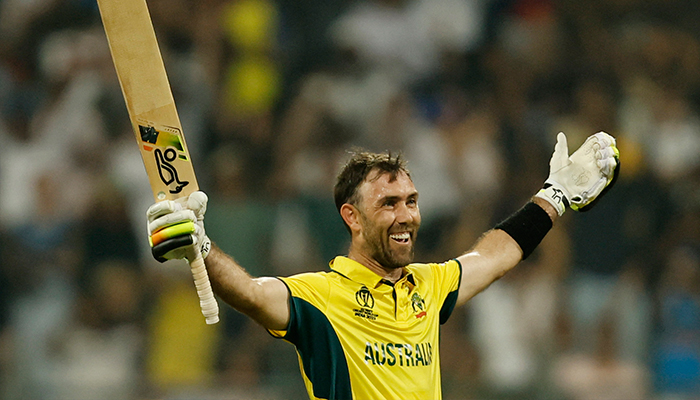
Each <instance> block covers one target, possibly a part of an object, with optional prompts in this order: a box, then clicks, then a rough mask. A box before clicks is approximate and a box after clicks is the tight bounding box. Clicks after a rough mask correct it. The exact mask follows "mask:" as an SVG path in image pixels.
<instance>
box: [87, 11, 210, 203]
mask: <svg viewBox="0 0 700 400" xmlns="http://www.w3.org/2000/svg"><path fill="white" fill-rule="evenodd" d="M97 3H98V5H99V8H100V14H101V16H102V23H103V25H104V28H105V33H106V35H107V41H108V42H109V47H110V51H111V53H112V60H113V61H114V66H115V69H116V71H117V76H118V77H119V84H120V86H121V89H122V93H123V94H124V100H125V102H126V107H127V110H128V112H129V117H130V118H131V124H132V128H133V131H134V135H135V137H136V141H137V143H138V144H139V150H140V151H141V156H142V158H143V163H144V165H145V167H146V172H147V173H148V179H149V182H150V184H151V189H152V190H153V197H154V199H155V200H156V201H161V200H174V199H178V198H180V197H185V196H188V195H189V194H191V193H192V192H195V191H197V190H198V189H199V186H198V185H197V179H196V177H195V174H194V168H193V166H192V160H191V158H190V155H189V150H188V149H187V144H186V143H185V137H184V135H183V134H182V126H181V124H180V118H179V117H178V113H177V109H176V107H175V100H174V99H173V94H172V91H171V89H170V83H169V81H168V76H167V73H166V71H165V65H164V63H163V58H162V56H161V53H160V49H159V47H158V41H157V39H156V34H155V31H154V29H153V24H152V23H151V17H150V14H149V12H148V6H147V4H146V2H145V0H98V1H97Z"/></svg>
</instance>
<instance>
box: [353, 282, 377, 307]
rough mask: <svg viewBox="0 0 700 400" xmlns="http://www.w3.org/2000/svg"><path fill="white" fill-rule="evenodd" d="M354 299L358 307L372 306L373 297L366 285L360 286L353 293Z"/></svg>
mask: <svg viewBox="0 0 700 400" xmlns="http://www.w3.org/2000/svg"><path fill="white" fill-rule="evenodd" d="M355 300H356V301H357V304H359V305H360V307H364V308H374V297H373V296H372V293H370V291H369V289H367V286H362V287H361V288H360V290H358V291H357V292H356V293H355Z"/></svg>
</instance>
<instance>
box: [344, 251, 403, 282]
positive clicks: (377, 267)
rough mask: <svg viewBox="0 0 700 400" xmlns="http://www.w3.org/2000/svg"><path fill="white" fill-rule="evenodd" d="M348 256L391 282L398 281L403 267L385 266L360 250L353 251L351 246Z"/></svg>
mask: <svg viewBox="0 0 700 400" xmlns="http://www.w3.org/2000/svg"><path fill="white" fill-rule="evenodd" d="M348 258H349V259H351V260H353V261H357V262H358V263H360V264H362V265H364V266H365V267H367V269H369V270H370V271H372V272H374V273H375V274H377V275H379V276H381V277H382V278H383V279H386V280H387V281H389V282H391V283H396V282H398V280H399V279H401V277H402V276H403V271H404V269H403V268H386V267H384V266H383V265H382V264H380V263H379V261H377V260H375V259H374V258H372V257H369V256H368V255H366V254H364V253H362V252H358V251H355V250H354V249H353V248H352V246H351V247H350V252H349V253H348Z"/></svg>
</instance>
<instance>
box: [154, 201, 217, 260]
mask: <svg viewBox="0 0 700 400" xmlns="http://www.w3.org/2000/svg"><path fill="white" fill-rule="evenodd" d="M207 200H208V198H207V195H206V194H204V192H201V191H198V192H194V193H192V194H191V195H189V196H188V197H187V198H186V199H182V200H178V201H161V202H158V203H155V204H154V205H152V206H151V207H149V208H148V211H147V212H146V216H147V217H148V234H149V242H150V244H151V252H152V253H153V257H154V258H155V259H156V260H158V261H160V262H165V261H167V260H173V259H182V258H185V257H186V255H187V250H188V248H189V247H190V246H195V248H196V249H198V251H200V252H201V253H202V258H206V257H207V255H208V254H209V250H210V248H211V241H210V240H209V238H208V237H207V235H206V233H205V231H204V213H205V212H206V211H207Z"/></svg>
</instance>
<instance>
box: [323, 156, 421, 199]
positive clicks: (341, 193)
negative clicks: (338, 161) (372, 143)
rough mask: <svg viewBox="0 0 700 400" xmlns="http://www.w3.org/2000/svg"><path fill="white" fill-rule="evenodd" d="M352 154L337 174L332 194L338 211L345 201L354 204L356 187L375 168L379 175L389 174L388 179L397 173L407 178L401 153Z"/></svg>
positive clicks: (406, 170)
mask: <svg viewBox="0 0 700 400" xmlns="http://www.w3.org/2000/svg"><path fill="white" fill-rule="evenodd" d="M351 154H352V156H351V157H350V159H349V160H348V161H347V163H346V164H345V166H343V169H342V170H341V171H340V173H339V174H338V178H337V180H336V183H335V189H334V191H333V195H334V197H335V207H336V208H337V209H338V211H339V212H340V207H342V206H343V204H345V203H350V204H355V203H356V202H357V201H358V200H359V199H358V198H357V188H358V187H360V185H361V184H362V182H364V181H365V180H366V179H367V176H368V175H369V173H370V172H372V171H373V170H375V169H377V170H379V175H377V177H379V176H381V175H383V174H385V173H386V174H389V176H390V177H389V180H390V181H394V180H396V177H397V176H398V174H399V173H401V172H403V173H405V174H406V175H407V176H408V177H409V178H410V177H411V174H410V172H409V171H408V169H407V168H406V162H405V161H404V159H403V157H402V156H401V154H400V153H399V154H397V155H396V156H393V155H392V154H391V153H390V152H384V153H371V152H367V151H360V150H357V151H352V152H351Z"/></svg>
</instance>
